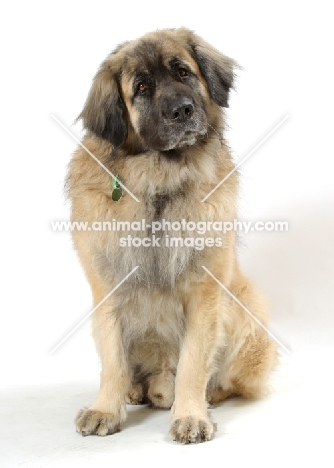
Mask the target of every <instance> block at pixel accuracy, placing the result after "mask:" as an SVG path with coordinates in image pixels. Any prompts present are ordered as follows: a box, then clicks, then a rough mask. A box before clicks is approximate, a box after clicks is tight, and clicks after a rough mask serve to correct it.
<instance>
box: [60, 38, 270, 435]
mask: <svg viewBox="0 0 334 468" xmlns="http://www.w3.org/2000/svg"><path fill="white" fill-rule="evenodd" d="M145 41H146V42H145ZM146 43H149V44H154V45H155V46H156V47H157V48H159V50H162V51H163V53H162V56H163V60H164V61H165V62H166V64H168V63H169V60H170V57H172V56H173V55H175V54H177V55H178V56H180V57H183V59H184V61H186V62H187V64H188V65H189V68H190V69H191V70H192V71H193V73H194V74H196V75H197V77H198V88H197V93H198V94H199V95H200V96H201V100H202V101H201V102H203V106H204V110H205V115H206V118H207V122H208V127H207V139H206V141H200V142H197V143H196V144H194V145H193V146H191V147H189V148H185V149H183V157H182V159H180V161H176V162H174V163H171V161H169V160H168V158H164V157H162V156H161V154H160V153H159V151H156V150H152V149H150V148H145V143H144V141H143V138H142V137H141V135H139V133H138V126H139V121H140V119H141V114H140V112H138V109H136V107H135V105H134V104H133V99H132V95H131V93H132V89H133V80H134V74H135V72H136V69H137V68H138V67H139V66H140V65H141V64H140V63H138V60H139V59H138V57H137V54H135V53H134V51H136V50H142V49H144V45H145V44H146ZM190 44H195V45H196V47H197V49H198V50H199V51H200V53H207V54H209V57H211V59H212V60H216V61H219V60H220V61H221V62H222V67H223V72H226V75H230V74H231V70H232V68H233V65H234V62H233V61H232V60H230V59H228V58H227V57H225V56H223V55H222V54H220V53H219V52H218V51H216V50H215V49H213V48H212V47H211V46H209V45H208V44H207V43H205V42H204V41H203V40H202V39H200V38H198V37H197V36H195V35H194V34H192V33H191V32H189V31H187V30H186V29H180V30H171V31H169V30H168V31H159V32H155V33H150V34H148V35H147V36H145V37H144V38H143V39H140V40H138V41H134V42H130V43H128V44H125V45H124V46H123V47H121V48H120V49H119V50H118V51H117V52H116V53H115V54H111V55H110V56H109V57H108V58H107V60H106V61H105V62H104V64H103V65H102V67H101V69H100V71H99V72H98V74H97V75H96V77H95V80H94V83H93V86H92V89H91V92H90V96H89V98H88V101H87V103H86V107H85V109H84V111H83V113H82V115H81V116H82V117H83V119H84V121H85V119H86V121H89V119H93V118H96V115H95V114H96V112H98V109H99V108H100V107H101V106H103V105H105V104H104V103H105V102H106V100H107V99H108V98H109V97H110V96H111V95H113V94H114V93H116V92H117V89H116V87H118V90H119V92H120V95H121V98H122V100H123V101H124V103H125V106H126V109H127V113H126V120H127V129H128V133H127V139H126V141H125V142H124V144H123V145H122V146H121V147H120V148H119V149H118V150H117V151H116V150H115V149H114V148H113V145H112V144H111V143H110V142H108V141H107V140H106V139H104V138H101V137H100V136H99V135H96V134H95V133H94V132H89V131H88V132H87V134H86V136H85V137H84V139H83V144H84V145H85V146H86V147H87V148H88V149H89V150H90V151H91V152H92V153H93V154H94V155H95V156H96V157H97V158H98V159H99V160H100V161H101V162H102V163H103V164H104V165H105V166H106V167H107V168H108V169H109V170H110V171H111V172H112V173H113V174H120V175H121V177H122V180H123V181H124V183H125V185H126V187H127V188H128V189H129V190H130V191H131V192H132V193H134V194H135V195H136V197H137V198H138V199H139V200H140V203H137V202H136V201H135V200H134V199H133V198H132V197H131V196H130V195H129V194H128V193H125V192H124V195H123V197H122V198H121V199H120V200H119V201H118V202H114V201H113V200H112V199H111V194H112V184H113V181H112V178H111V177H110V175H109V174H108V173H107V172H106V171H105V170H104V169H103V168H102V167H100V166H99V165H98V164H97V163H96V161H94V159H93V158H92V157H91V156H90V155H89V154H88V153H87V152H86V151H85V150H84V149H82V148H78V149H77V151H76V152H75V154H74V155H73V158H72V160H71V163H70V166H69V174H68V191H69V197H70V200H71V204H72V216H71V218H72V220H73V221H88V222H94V221H112V220H113V219H116V220H117V221H130V222H132V221H134V220H141V219H145V220H146V222H147V223H151V222H152V221H154V220H155V216H156V211H155V209H154V202H153V200H155V197H156V196H157V194H166V193H167V194H168V196H169V197H170V199H169V202H168V203H167V204H166V206H165V207H164V209H163V218H165V219H167V220H170V221H173V220H175V221H177V220H182V219H185V220H187V221H195V222H199V221H228V220H233V219H234V218H235V217H236V215H237V212H236V201H237V193H238V176H237V173H236V172H234V173H233V174H232V175H231V176H230V177H229V178H228V179H227V180H226V182H225V183H224V184H222V185H221V186H220V187H219V188H218V189H217V190H216V191H215V192H214V193H213V194H212V195H211V196H210V197H209V199H208V200H207V201H206V202H205V203H201V199H202V198H204V197H205V196H206V195H207V194H208V193H209V192H210V191H211V190H212V189H213V188H214V187H215V186H216V185H217V184H218V183H219V182H220V181H221V180H222V179H223V178H224V177H225V176H226V175H227V174H228V173H229V172H230V171H231V170H232V169H233V167H234V166H233V162H232V160H231V156H230V152H229V149H228V147H227V145H226V143H225V141H224V140H223V139H222V138H221V137H220V136H219V135H221V132H222V131H223V115H222V112H221V108H220V107H219V105H217V103H216V102H214V100H213V99H212V98H211V96H210V93H209V90H208V84H207V82H206V79H205V78H204V76H203V75H202V73H201V72H200V68H199V65H198V63H197V62H196V60H195V59H194V57H193V55H192V54H191V49H190ZM138 48H139V49H138ZM141 48H142V49H141ZM144 52H145V51H144ZM144 52H143V53H144ZM157 92H158V91H157ZM159 92H163V90H162V91H161V90H159ZM96 109H97V111H96ZM94 113H95V114H94ZM97 117H98V119H100V120H99V121H101V122H102V121H103V118H104V117H103V116H102V114H101V116H100V117H99V116H97ZM152 131H153V130H152ZM140 147H142V150H138V148H140ZM136 148H137V151H135V149H136ZM126 234H128V233H126ZM132 234H135V235H137V236H141V237H149V236H150V232H149V231H147V232H136V233H132ZM167 234H170V235H173V236H175V237H177V236H182V237H190V238H191V237H195V236H198V234H197V233H196V232H194V231H189V232H174V233H167ZM122 236H124V232H115V231H105V232H103V231H86V232H83V231H74V232H73V241H74V245H75V248H76V250H77V252H78V255H79V258H80V260H81V263H82V266H83V268H84V271H85V274H86V277H87V279H88V281H89V283H90V285H91V288H92V293H93V298H94V306H96V305H97V304H98V303H99V302H100V301H102V300H103V299H104V297H105V296H106V295H107V294H108V293H109V292H110V291H111V290H112V289H113V288H114V287H115V286H116V285H117V284H118V283H119V282H120V281H121V280H122V279H123V278H124V277H125V276H126V275H127V274H128V273H129V272H130V271H131V270H132V269H133V268H134V267H136V266H138V265H139V268H138V269H137V271H136V272H135V273H134V274H133V275H132V276H131V277H129V278H128V280H127V281H126V282H125V283H124V284H123V285H122V286H121V287H120V288H119V289H117V291H115V293H114V294H113V295H112V296H110V298H109V299H108V300H106V301H105V302H104V303H103V305H101V306H100V307H99V308H98V309H97V310H96V312H95V313H94V315H93V319H92V325H93V336H94V339H95V343H96V347H97V350H98V353H99V356H100V359H101V365H102V372H101V386H100V391H99V394H98V397H97V399H96V401H95V402H94V404H93V405H92V406H91V407H90V408H89V409H85V410H81V411H80V412H79V414H78V416H77V418H76V425H77V430H78V432H80V433H81V434H83V435H88V434H97V435H106V434H112V433H114V432H116V431H118V430H119V428H120V424H121V423H122V421H123V420H124V419H125V417H126V408H125V403H126V402H128V403H134V404H138V403H140V402H143V401H147V400H149V401H151V403H152V404H153V405H154V406H156V407H162V408H170V407H172V418H173V422H172V428H171V436H172V437H173V439H175V440H177V441H179V442H182V443H190V442H200V441H204V440H210V439H211V438H212V436H213V434H214V429H215V426H214V424H213V423H212V421H211V420H210V418H209V416H208V413H207V402H206V399H207V400H208V401H210V402H211V403H217V402H219V401H220V400H223V399H224V398H226V397H227V396H230V395H232V394H241V395H244V396H246V397H255V396H257V395H260V394H261V392H262V390H263V385H264V383H265V381H266V379H267V377H268V374H269V372H270V370H271V369H272V367H273V366H274V364H275V360H276V350H275V346H274V345H273V343H272V342H271V341H270V340H269V338H268V336H267V334H266V333H265V332H264V331H263V330H262V329H261V328H260V327H259V326H258V325H257V324H256V323H255V322H254V320H253V319H252V318H251V317H250V316H249V315H248V314H247V313H246V312H245V311H244V310H243V309H242V308H241V307H240V306H238V304H237V303H236V302H235V301H234V300H233V299H232V298H231V297H230V296H229V295H228V294H226V293H225V292H224V290H223V289H222V288H221V287H220V286H219V285H218V284H217V283H216V282H215V281H214V280H213V279H212V278H211V277H210V276H209V275H208V274H207V273H206V272H205V271H204V270H203V268H202V266H205V267H206V268H208V269H209V270H210V272H211V273H212V274H213V275H215V276H216V277H217V278H218V279H219V280H220V281H221V282H222V283H223V284H224V285H225V286H226V287H227V288H229V290H230V291H231V292H232V293H233V294H234V295H235V296H237V297H238V298H239V300H240V301H241V302H242V303H243V304H244V305H245V306H246V307H247V308H249V310H250V311H251V312H252V313H253V314H254V315H255V316H256V317H258V318H259V319H260V320H261V321H262V322H263V323H264V324H266V321H267V318H266V317H267V316H266V311H265V310H266V308H265V305H264V304H263V300H262V298H261V296H260V294H259V293H258V292H257V291H256V289H255V288H254V286H253V285H252V283H251V282H250V281H249V280H248V279H246V278H245V277H244V276H243V275H242V273H241V272H240V270H239V268H238V265H237V259H236V255H235V233H234V232H229V233H227V234H224V235H223V245H222V247H210V248H205V249H203V250H201V251H198V250H196V249H193V248H189V247H188V248H187V247H183V248H168V247H161V248H144V247H140V248H138V247H126V248H124V247H123V248H122V247H120V244H119V242H120V237H122ZM165 236H166V232H165V233H163V232H160V233H159V237H161V238H162V240H165ZM218 236H222V233H221V232H217V231H214V230H212V229H211V231H209V232H206V233H205V234H204V236H203V237H213V238H216V237H218Z"/></svg>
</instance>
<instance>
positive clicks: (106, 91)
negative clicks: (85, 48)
mask: <svg viewBox="0 0 334 468" xmlns="http://www.w3.org/2000/svg"><path fill="white" fill-rule="evenodd" d="M78 119H82V120H83V125H84V128H86V129H88V130H90V131H91V132H94V133H95V134H96V135H98V136H99V137H102V138H104V139H105V140H108V141H110V142H111V143H112V145H113V146H114V148H118V147H119V146H121V145H122V144H123V143H124V142H125V140H126V138H127V124H126V111H125V104H124V102H123V100H122V98H121V96H120V93H119V91H118V86H117V81H116V78H115V77H114V76H113V74H112V72H111V70H110V69H109V67H108V66H107V65H105V64H102V66H101V68H100V70H99V71H98V72H97V74H96V76H95V78H94V80H93V84H92V87H91V89H90V91H89V94H88V97H87V100H86V103H85V106H84V108H83V110H82V112H81V114H80V115H79V117H78Z"/></svg>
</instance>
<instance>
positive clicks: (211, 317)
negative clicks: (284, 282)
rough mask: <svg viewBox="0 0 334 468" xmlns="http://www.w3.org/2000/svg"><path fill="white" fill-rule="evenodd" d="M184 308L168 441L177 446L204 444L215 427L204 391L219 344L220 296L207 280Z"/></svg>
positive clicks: (215, 287)
mask: <svg viewBox="0 0 334 468" xmlns="http://www.w3.org/2000/svg"><path fill="white" fill-rule="evenodd" d="M191 294H192V295H191V298H190V299H189V301H188V303H187V304H185V313H186V331H185V337H184V341H183V344H182V347H181V351H180V359H179V363H178V366H177V374H176V380H175V401H174V405H173V408H172V415H173V420H172V426H171V431H170V435H171V437H172V438H173V439H174V440H176V441H178V442H181V443H184V444H188V443H194V442H204V441H206V440H210V439H212V437H213V434H214V430H215V425H214V424H213V423H212V421H211V420H210V418H209V416H208V412H207V404H206V398H205V395H206V387H207V383H208V380H209V378H210V375H211V370H212V362H213V357H214V354H215V351H216V350H217V345H218V342H220V340H221V338H222V337H221V336H220V335H221V327H220V319H219V314H221V308H222V295H221V291H220V290H219V289H217V286H216V285H215V284H213V283H212V281H211V280H210V279H208V280H207V282H206V283H204V284H200V285H197V286H196V289H195V290H194V291H192V293H191Z"/></svg>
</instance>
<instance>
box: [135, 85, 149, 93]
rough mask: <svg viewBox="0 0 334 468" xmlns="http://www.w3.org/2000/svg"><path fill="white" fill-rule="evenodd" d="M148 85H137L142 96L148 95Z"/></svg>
mask: <svg viewBox="0 0 334 468" xmlns="http://www.w3.org/2000/svg"><path fill="white" fill-rule="evenodd" d="M147 88H148V87H147V85H146V84H145V83H138V85H137V91H138V92H139V93H140V94H144V93H146V91H147Z"/></svg>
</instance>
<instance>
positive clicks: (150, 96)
mask: <svg viewBox="0 0 334 468" xmlns="http://www.w3.org/2000/svg"><path fill="white" fill-rule="evenodd" d="M162 36H164V40H163V41H162V40H161V37H162ZM234 65H235V64H234V62H233V61H232V60H231V59H229V58H228V57H226V56H224V55H223V54H221V53H220V52H218V51H217V50H215V49H214V48H213V47H212V46H210V45H209V44H207V43H206V42H204V41H203V40H202V39H201V38H199V37H197V36H196V35H195V34H193V33H191V32H190V31H188V30H186V29H179V30H177V31H173V30H166V31H163V32H161V31H160V33H159V35H158V36H155V34H154V33H151V34H149V35H147V36H144V37H143V38H142V39H141V40H140V41H135V42H127V43H125V44H123V45H122V46H120V47H118V48H117V49H116V51H115V52H114V53H112V54H111V55H110V56H109V57H108V58H107V59H106V61H105V62H104V63H103V64H102V65H101V67H100V70H99V71H98V73H97V75H96V76H95V78H94V82H93V85H92V88H91V90H90V93H89V95H88V98H87V101H86V104H85V106H84V109H83V111H82V113H81V114H80V116H79V118H82V119H83V124H84V127H85V128H86V129H87V130H89V131H91V132H93V133H94V134H95V135H97V136H99V137H101V138H103V139H105V140H108V141H109V142H111V143H112V145H113V146H114V149H117V148H120V147H122V146H123V145H128V150H127V153H128V152H129V148H130V151H131V152H132V153H135V152H136V151H137V152H139V151H145V150H156V151H160V152H162V153H163V152H170V153H171V154H173V151H170V150H177V151H178V152H179V151H180V150H182V149H183V148H186V147H189V146H192V145H194V144H196V143H197V142H198V141H201V140H203V139H204V138H205V137H206V136H207V134H208V128H209V129H210V126H212V123H214V122H209V121H208V114H207V109H206V107H208V106H207V104H206V102H205V98H206V97H207V94H209V96H210V98H211V100H212V101H214V103H215V104H216V105H217V106H219V107H227V106H228V94H229V90H230V88H231V86H232V84H233V67H234ZM203 86H206V87H207V90H206V91H207V92H206V93H204V92H203ZM210 108H212V102H210ZM208 125H209V127H208Z"/></svg>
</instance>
